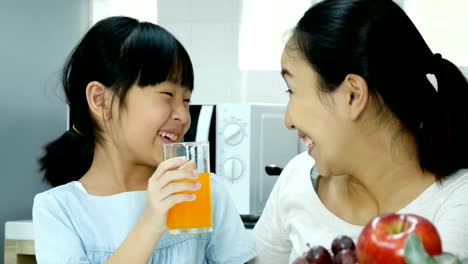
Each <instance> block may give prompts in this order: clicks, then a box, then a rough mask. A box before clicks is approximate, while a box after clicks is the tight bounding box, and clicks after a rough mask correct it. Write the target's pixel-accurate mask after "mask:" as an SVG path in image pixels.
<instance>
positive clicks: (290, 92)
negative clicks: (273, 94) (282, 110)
mask: <svg viewBox="0 0 468 264" xmlns="http://www.w3.org/2000/svg"><path fill="white" fill-rule="evenodd" d="M284 92H286V93H288V94H292V93H293V92H292V91H291V89H287V90H286V91H284Z"/></svg>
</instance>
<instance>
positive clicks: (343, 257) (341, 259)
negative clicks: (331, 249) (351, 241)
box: [334, 249, 357, 264]
mask: <svg viewBox="0 0 468 264" xmlns="http://www.w3.org/2000/svg"><path fill="white" fill-rule="evenodd" d="M356 263H357V257H356V253H355V252H354V250H351V249H343V250H341V251H340V252H338V254H336V255H335V262H334V264H356Z"/></svg>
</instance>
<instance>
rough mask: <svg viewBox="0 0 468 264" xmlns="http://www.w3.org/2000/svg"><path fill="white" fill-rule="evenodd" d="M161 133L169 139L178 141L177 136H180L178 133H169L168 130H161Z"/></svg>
mask: <svg viewBox="0 0 468 264" xmlns="http://www.w3.org/2000/svg"><path fill="white" fill-rule="evenodd" d="M159 135H160V136H161V137H167V138H168V139H170V140H172V141H176V140H177V138H179V136H177V135H176V134H172V133H167V132H159Z"/></svg>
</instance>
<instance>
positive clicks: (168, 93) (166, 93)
mask: <svg viewBox="0 0 468 264" xmlns="http://www.w3.org/2000/svg"><path fill="white" fill-rule="evenodd" d="M162 94H165V95H169V96H170V97H172V95H173V94H172V93H170V92H162Z"/></svg>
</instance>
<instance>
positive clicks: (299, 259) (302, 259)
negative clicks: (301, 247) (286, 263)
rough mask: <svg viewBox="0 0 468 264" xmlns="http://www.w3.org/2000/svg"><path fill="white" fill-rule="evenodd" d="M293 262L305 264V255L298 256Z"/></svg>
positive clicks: (294, 263)
mask: <svg viewBox="0 0 468 264" xmlns="http://www.w3.org/2000/svg"><path fill="white" fill-rule="evenodd" d="M293 264H307V260H306V258H305V257H298V258H297V259H296V260H294V262H293Z"/></svg>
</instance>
